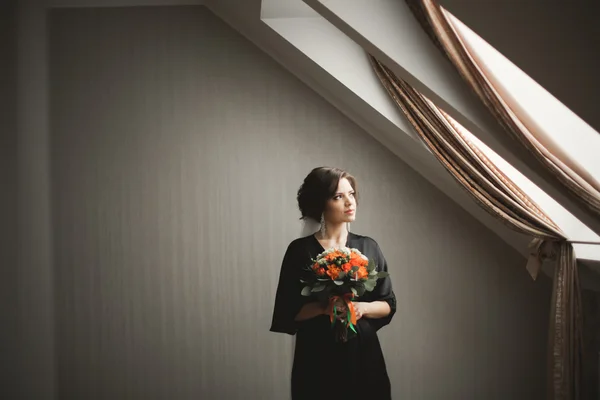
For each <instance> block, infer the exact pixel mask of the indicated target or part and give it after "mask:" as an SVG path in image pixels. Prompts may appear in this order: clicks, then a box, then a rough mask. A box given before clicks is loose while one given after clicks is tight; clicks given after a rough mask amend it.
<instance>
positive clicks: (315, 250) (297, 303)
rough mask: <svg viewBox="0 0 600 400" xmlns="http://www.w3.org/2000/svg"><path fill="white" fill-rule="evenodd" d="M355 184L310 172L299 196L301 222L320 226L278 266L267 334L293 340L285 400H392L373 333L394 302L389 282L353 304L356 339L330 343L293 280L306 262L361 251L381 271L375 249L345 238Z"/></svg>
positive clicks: (329, 171)
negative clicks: (288, 399) (330, 251)
mask: <svg viewBox="0 0 600 400" xmlns="http://www.w3.org/2000/svg"><path fill="white" fill-rule="evenodd" d="M356 205H357V193H356V181H355V179H354V178H353V177H352V176H351V175H349V174H348V173H347V172H345V171H343V170H340V169H337V168H326V167H321V168H315V169H314V170H312V171H311V173H310V174H308V176H307V177H306V178H305V179H304V183H303V184H302V186H301V187H300V189H299V190H298V206H299V208H300V212H301V213H302V218H303V219H307V218H311V219H314V220H316V221H320V222H321V229H320V230H319V232H316V233H315V234H313V235H309V236H306V237H303V238H300V239H296V240H294V241H293V242H292V243H291V244H290V245H289V246H288V249H287V251H286V253H285V256H284V258H283V263H282V266H281V272H280V275H279V284H278V287H277V294H276V298H275V307H274V310H273V321H272V325H271V331H272V332H281V333H287V334H290V335H296V349H295V353H294V365H293V368H292V399H293V400H303V399H311V400H312V399H331V400H335V399H340V400H341V399H344V400H350V399H373V400H386V399H391V393H390V381H389V378H388V375H387V371H386V366H385V360H384V357H383V353H382V351H381V346H380V344H379V339H378V338H377V331H378V330H379V329H380V328H382V327H383V326H385V325H387V324H389V323H390V321H391V319H392V317H393V315H394V313H395V312H396V298H395V296H394V292H393V290H392V284H391V281H390V278H389V277H387V278H383V279H379V280H378V281H377V286H376V287H375V290H373V291H372V292H366V293H365V294H364V295H363V296H361V297H360V298H358V299H357V301H356V302H355V303H354V304H355V310H356V318H357V326H356V328H357V332H358V335H357V336H356V337H354V338H352V339H349V340H348V341H347V342H345V343H343V342H339V341H336V340H335V338H334V335H333V331H332V328H331V323H330V320H329V316H328V315H327V311H326V309H325V307H323V305H322V303H320V302H317V301H315V300H314V299H312V298H310V297H304V296H302V295H301V291H302V283H301V282H300V279H301V277H302V275H303V274H304V273H306V267H308V266H310V265H311V259H314V258H316V257H317V255H318V254H319V253H321V252H323V251H324V250H325V249H327V248H330V247H340V246H346V247H349V248H356V249H358V250H360V251H361V252H362V253H363V254H364V255H366V256H367V257H368V258H369V259H372V260H374V261H375V263H376V265H377V268H378V270H379V271H387V264H386V261H385V258H384V257H383V254H382V253H381V250H380V248H379V246H378V245H377V243H376V242H375V241H374V240H373V239H371V238H369V237H366V236H360V235H357V234H354V233H350V232H349V230H348V228H347V227H348V224H349V223H350V222H352V221H354V219H355V218H356Z"/></svg>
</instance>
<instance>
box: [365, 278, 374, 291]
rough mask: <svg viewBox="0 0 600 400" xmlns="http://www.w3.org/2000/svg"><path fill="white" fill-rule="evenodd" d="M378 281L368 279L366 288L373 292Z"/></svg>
mask: <svg viewBox="0 0 600 400" xmlns="http://www.w3.org/2000/svg"><path fill="white" fill-rule="evenodd" d="M375 285H376V283H375V282H374V281H372V280H368V281H366V282H365V290H366V291H368V292H372V291H373V289H375Z"/></svg>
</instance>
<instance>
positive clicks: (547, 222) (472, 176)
mask: <svg viewBox="0 0 600 400" xmlns="http://www.w3.org/2000/svg"><path fill="white" fill-rule="evenodd" d="M369 59H370V61H371V64H372V66H373V68H374V70H375V72H376V74H377V77H378V78H379V80H380V82H381V83H382V85H383V86H384V88H385V89H386V91H387V92H388V94H389V95H390V96H391V98H392V99H393V100H394V102H395V104H396V105H397V106H398V107H399V109H400V110H401V111H402V113H403V114H404V115H405V116H406V118H407V119H408V120H409V121H410V123H411V125H412V126H413V127H414V129H415V131H416V132H417V134H418V136H419V137H420V138H421V140H422V141H423V143H424V144H425V145H426V146H427V148H428V149H429V150H430V151H431V152H432V153H433V155H434V156H435V157H436V158H437V159H438V161H439V162H440V163H441V164H442V165H443V166H444V167H445V168H446V170H447V171H448V172H449V173H450V174H451V175H452V176H453V177H454V178H455V179H456V181H457V182H458V183H459V184H460V185H461V186H462V187H463V189H465V190H466V191H467V193H468V194H469V195H470V196H471V197H472V198H473V199H474V200H475V201H476V202H477V203H478V204H479V205H480V206H481V207H483V208H484V209H485V210H486V211H487V212H488V213H490V214H491V215H493V216H494V217H496V218H497V219H498V220H499V221H500V222H502V223H503V224H505V225H507V226H508V227H510V228H511V229H513V230H516V231H518V232H521V233H524V234H526V235H529V236H531V237H533V238H534V240H533V241H532V243H531V245H530V252H531V254H530V259H529V261H528V264H527V270H528V271H529V273H530V274H531V276H532V277H533V278H534V279H535V278H536V277H537V274H538V271H539V268H540V265H541V262H542V261H543V259H544V258H554V259H555V260H556V268H555V277H554V286H553V294H552V303H551V314H550V330H549V340H548V376H549V380H548V384H549V387H548V393H549V394H550V396H549V398H550V399H553V400H554V399H569V400H570V399H574V400H575V399H578V393H579V392H580V385H579V380H580V377H581V367H580V363H581V354H582V353H581V352H582V348H581V347H582V340H581V334H582V330H581V328H582V320H581V299H580V289H579V277H578V270H577V266H576V260H575V255H574V252H573V247H572V245H571V244H570V243H568V242H567V241H566V238H565V236H564V234H563V233H562V231H561V230H560V228H559V227H558V226H557V225H556V224H555V223H554V222H553V221H552V220H551V219H550V218H549V217H548V216H547V215H546V214H545V213H544V212H543V210H542V209H541V208H540V207H539V206H538V205H537V204H535V202H534V201H533V200H532V199H531V198H530V197H529V196H528V195H527V194H525V193H524V192H523V191H522V190H521V189H520V188H519V187H518V186H517V185H516V184H515V183H514V182H512V180H510V179H509V178H508V177H507V176H506V175H505V174H503V173H502V172H501V171H500V170H499V169H498V168H497V167H496V166H495V165H494V163H492V162H491V160H489V159H488V158H487V157H486V156H485V154H484V153H483V152H482V151H481V150H480V149H479V148H478V147H477V146H476V145H475V144H474V143H473V141H472V140H470V137H471V136H470V133H469V132H467V131H466V130H465V129H464V128H463V127H462V126H461V125H460V124H458V123H457V122H456V121H455V120H453V119H452V118H451V117H450V116H449V115H448V114H447V113H445V112H444V111H443V110H442V109H440V108H439V107H437V106H436V105H435V104H434V103H432V102H431V101H430V100H429V99H428V98H426V97H425V96H424V95H422V94H421V93H420V92H418V91H417V90H416V89H414V88H413V87H412V86H411V85H409V84H408V83H407V82H405V81H404V80H402V79H400V78H398V77H396V76H395V75H394V74H393V72H391V71H390V70H389V69H388V68H387V67H386V66H385V65H383V64H382V63H381V62H379V61H378V60H377V59H375V58H374V57H372V56H369Z"/></svg>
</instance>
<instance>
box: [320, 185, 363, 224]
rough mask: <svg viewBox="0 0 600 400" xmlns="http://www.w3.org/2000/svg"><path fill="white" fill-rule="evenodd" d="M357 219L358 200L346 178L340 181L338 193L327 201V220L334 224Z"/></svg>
mask: <svg viewBox="0 0 600 400" xmlns="http://www.w3.org/2000/svg"><path fill="white" fill-rule="evenodd" d="M355 219H356V200H355V199H354V189H353V188H352V185H351V184H350V182H349V181H348V179H346V178H342V179H340V182H339V183H338V187H337V191H336V193H335V194H334V195H333V197H332V198H330V199H329V200H327V205H326V206H325V220H326V221H327V222H329V223H333V224H341V223H344V222H353V221H354V220H355Z"/></svg>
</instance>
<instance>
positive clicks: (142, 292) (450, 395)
mask: <svg viewBox="0 0 600 400" xmlns="http://www.w3.org/2000/svg"><path fill="white" fill-rule="evenodd" d="M49 21H50V42H49V43H50V47H49V49H50V50H49V57H50V58H49V64H50V82H51V86H50V94H51V97H50V105H51V115H50V117H51V160H52V168H51V172H52V207H53V211H52V217H53V229H54V231H53V232H54V256H55V260H54V262H55V271H54V280H55V285H56V286H55V292H56V335H57V336H56V345H57V358H58V364H57V368H58V391H59V395H58V398H59V399H61V400H70V399H77V400H79V399H86V400H87V399H89V400H95V399H110V400H115V399H145V400H151V399H181V400H185V399H205V400H212V399H232V400H233V399H275V400H279V399H287V398H289V377H290V373H291V361H292V339H291V338H290V337H285V336H282V335H278V334H274V333H270V332H269V331H268V329H269V325H270V320H271V311H272V305H273V300H274V294H275V289H276V283H277V279H278V273H279V267H280V263H281V259H282V257H283V253H284V251H285V248H286V246H287V244H288V243H289V242H290V241H291V240H293V239H294V238H296V237H297V236H298V235H299V233H300V224H299V222H298V218H299V216H300V215H299V212H298V211H297V208H296V203H295V194H296V191H297V189H298V186H299V185H300V183H301V181H302V179H303V178H304V176H305V175H306V174H307V173H308V172H309V171H310V169H312V168H313V167H315V166H320V165H331V166H339V167H342V168H346V169H348V170H349V171H350V172H352V173H353V174H354V175H355V176H356V177H357V179H358V182H359V185H360V188H359V189H360V190H361V192H362V198H361V205H360V206H359V211H358V215H357V217H358V218H357V222H356V223H354V224H353V225H352V229H353V230H354V231H355V232H357V233H360V234H365V235H369V236H372V237H374V238H375V239H376V240H377V241H378V242H379V244H380V245H381V247H382V249H383V251H384V253H385V255H386V257H387V259H388V262H389V264H390V272H391V273H392V277H393V278H392V280H393V283H394V285H395V290H396V294H397V297H398V303H399V304H398V313H397V314H396V317H395V320H394V321H393V322H392V324H391V325H390V326H389V327H386V328H385V329H383V330H382V331H381V334H380V337H381V340H382V342H383V347H384V351H385V354H386V359H387V364H388V370H389V373H390V376H391V380H392V385H393V393H394V398H397V399H445V400H447V399H461V400H463V399H499V400H506V399H511V400H512V399H523V400H531V399H537V398H542V396H543V390H544V374H545V349H546V327H547V323H548V311H547V310H548V304H549V295H550V286H549V282H548V280H547V279H546V278H545V277H542V278H540V280H539V281H538V282H532V281H531V279H530V278H529V276H528V274H527V273H526V271H525V268H524V264H525V260H524V259H522V257H521V256H519V255H518V254H517V253H516V252H515V251H513V250H512V249H511V248H509V247H508V246H507V245H505V244H504V243H503V242H501V241H500V240H499V239H498V238H497V237H496V236H495V235H494V234H492V233H491V232H490V231H488V230H487V229H486V228H484V227H483V226H482V225H481V224H480V223H478V222H477V221H476V220H474V219H473V218H472V217H470V216H469V215H468V214H467V213H466V212H464V211H463V210H462V209H461V208H460V207H458V206H457V205H456V204H454V203H452V202H451V201H450V200H449V199H448V198H447V197H446V196H444V195H443V194H442V193H441V192H440V191H438V190H437V189H436V188H434V187H433V186H431V185H430V184H429V183H428V182H427V181H425V180H424V179H422V178H421V177H420V176H419V175H417V174H416V173H415V172H414V171H413V170H412V169H410V168H409V167H408V166H407V165H406V164H404V163H403V162H402V161H400V160H398V159H397V158H396V157H395V156H393V155H392V153H391V152H389V151H388V150H386V149H385V148H384V147H383V146H381V145H380V144H379V143H378V142H376V141H375V140H374V139H373V138H372V137H371V136H370V135H368V134H367V133H366V132H364V131H362V130H361V129H360V128H358V127H357V126H356V125H355V124H353V123H352V122H351V121H350V120H348V119H347V118H346V117H344V116H343V115H342V114H341V113H340V112H338V111H337V110H336V109H335V108H333V107H332V106H331V105H329V104H328V103H327V102H326V101H324V100H323V99H322V98H321V97H319V96H318V95H316V94H315V93H314V92H312V91H311V90H310V89H308V88H307V87H306V86H305V85H304V84H302V83H301V82H300V81H298V80H297V79H296V78H294V77H293V76H292V75H291V74H290V73H288V72H286V71H285V70H284V69H282V68H281V67H280V66H279V65H278V64H276V63H275V62H274V61H273V60H272V59H270V58H269V57H268V56H267V55H265V54H264V53H262V52H261V51H260V50H259V49H257V48H256V47H255V46H254V45H252V44H251V43H250V42H249V41H248V40H246V39H245V38H244V37H242V36H240V35H239V34H238V33H236V32H235V31H234V30H232V29H231V28H230V27H228V26H227V25H225V24H224V23H223V22H222V21H220V20H219V19H218V18H216V17H215V16H214V15H212V14H211V13H210V12H209V11H208V10H207V9H205V8H202V7H175V8H165V7H162V8H155V7H146V8H115V9H77V10H74V9H57V10H54V11H52V12H51V14H50V19H49ZM316 368H321V369H322V370H324V371H325V368H324V366H316Z"/></svg>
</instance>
